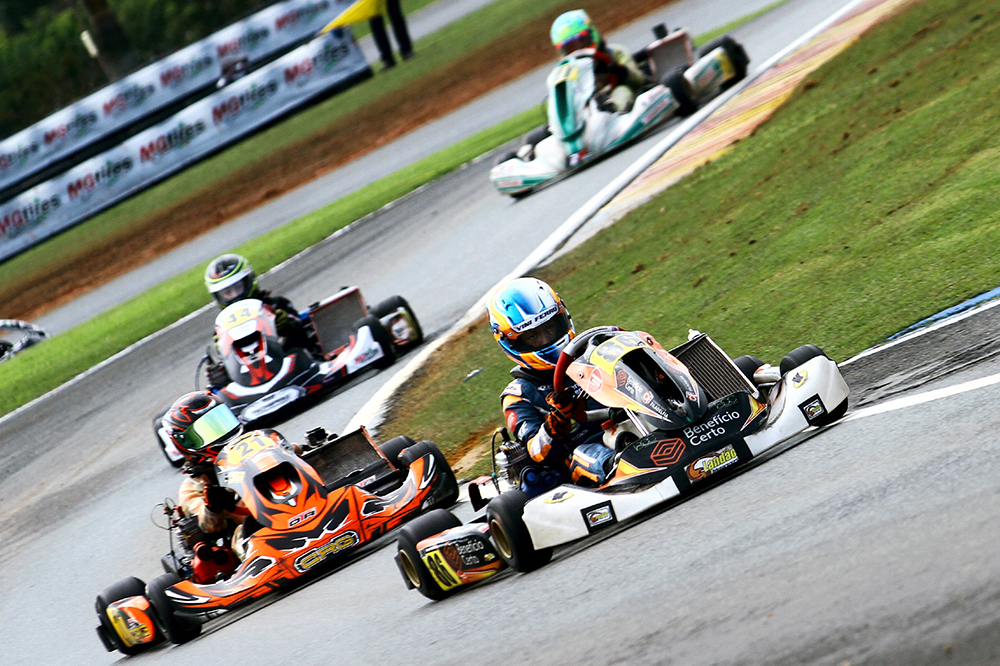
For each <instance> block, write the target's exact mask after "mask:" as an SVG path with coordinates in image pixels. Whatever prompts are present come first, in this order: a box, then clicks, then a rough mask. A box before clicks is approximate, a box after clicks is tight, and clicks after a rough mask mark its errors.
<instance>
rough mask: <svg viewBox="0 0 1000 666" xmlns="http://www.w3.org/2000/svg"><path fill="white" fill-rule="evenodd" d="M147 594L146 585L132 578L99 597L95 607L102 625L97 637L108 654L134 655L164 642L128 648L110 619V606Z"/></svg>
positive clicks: (110, 587) (116, 584)
mask: <svg viewBox="0 0 1000 666" xmlns="http://www.w3.org/2000/svg"><path fill="white" fill-rule="evenodd" d="M145 594H146V584H145V583H143V582H142V581H141V580H139V579H138V578H136V577H135V576H132V577H130V578H125V579H124V580H120V581H118V582H117V583H115V584H113V585H109V586H108V587H106V588H104V591H103V592H101V593H100V594H98V595H97V601H96V602H95V603H94V607H95V609H96V610H97V617H98V618H99V619H100V621H101V624H100V626H99V627H97V635H98V637H100V639H101V642H102V643H104V647H105V648H107V650H108V652H111V651H112V650H118V651H119V652H121V653H122V654H125V655H129V656H131V655H134V654H139V653H140V652H143V651H144V650H147V649H149V648H151V647H153V646H154V645H156V644H157V643H159V642H160V640H162V638H163V637H162V636H160V640H155V641H153V642H152V643H145V644H143V645H133V646H131V647H130V646H128V645H125V643H123V642H122V639H121V638H119V636H118V632H117V631H115V627H114V625H113V624H111V618H109V617H108V614H107V612H106V611H107V610H108V606H110V605H111V604H113V603H114V602H116V601H121V600H122V599H128V598H129V597H139V596H143V595H145Z"/></svg>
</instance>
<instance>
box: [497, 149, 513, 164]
mask: <svg viewBox="0 0 1000 666" xmlns="http://www.w3.org/2000/svg"><path fill="white" fill-rule="evenodd" d="M516 157H517V151H514V150H508V151H505V152H503V153H500V157H498V158H497V160H496V162H494V164H493V165H494V166H500V165H501V164H503V163H504V162H507V161H509V160H512V159H515V158H516Z"/></svg>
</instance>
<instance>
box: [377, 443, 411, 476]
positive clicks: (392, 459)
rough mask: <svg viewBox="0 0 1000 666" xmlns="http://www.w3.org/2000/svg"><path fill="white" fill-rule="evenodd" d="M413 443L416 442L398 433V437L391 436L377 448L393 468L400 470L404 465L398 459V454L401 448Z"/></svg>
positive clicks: (401, 450) (406, 447)
mask: <svg viewBox="0 0 1000 666" xmlns="http://www.w3.org/2000/svg"><path fill="white" fill-rule="evenodd" d="M414 444H416V442H414V441H413V440H412V439H410V438H409V437H407V436H406V435H400V436H399V437H393V438H392V439H390V440H389V441H388V442H384V443H382V444H380V445H379V447H378V450H379V451H381V452H382V455H383V456H385V459H386V460H388V461H389V464H390V465H392V468H393V469H395V470H399V471H402V469H403V468H404V467H406V465H404V464H403V463H401V462H400V461H399V454H400V453H402V452H403V449H408V448H409V447H411V446H413V445H414Z"/></svg>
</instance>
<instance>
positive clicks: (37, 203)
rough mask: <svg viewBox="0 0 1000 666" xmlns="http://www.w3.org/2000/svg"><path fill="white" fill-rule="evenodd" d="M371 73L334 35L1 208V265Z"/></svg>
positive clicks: (349, 42) (339, 34) (347, 42)
mask: <svg viewBox="0 0 1000 666" xmlns="http://www.w3.org/2000/svg"><path fill="white" fill-rule="evenodd" d="M368 69H369V67H368V62H367V60H365V57H364V55H363V54H362V53H361V50H360V49H359V48H358V46H357V44H355V42H354V39H353V37H352V36H351V34H350V32H343V31H340V30H337V31H334V32H330V33H327V34H325V35H323V36H322V37H319V38H316V39H314V40H312V41H310V42H309V43H307V44H305V45H304V46H301V47H299V48H298V49H295V50H294V51H292V52H291V53H288V54H286V55H285V56H284V57H282V58H279V59H278V60H276V61H274V62H273V63H270V64H269V65H267V66H265V67H263V68H261V69H259V70H257V71H256V72H253V73H252V74H249V75H247V76H246V77H244V78H242V79H239V80H237V81H236V82H235V83H232V84H230V85H228V86H226V87H225V88H223V89H222V90H220V91H218V92H216V93H215V94H213V95H210V96H209V97H206V98H204V99H202V100H200V101H198V102H196V103H195V104H193V105H191V106H189V107H187V108H185V109H184V110H182V111H181V112H179V113H177V114H175V115H174V116H171V117H170V118H168V119H167V120H165V121H163V122H162V123H159V124H158V125H154V126H153V127H150V128H148V129H146V130H144V131H142V132H140V133H139V134H136V135H135V136H133V137H131V138H129V139H128V140H126V141H125V142H124V143H121V144H119V145H118V146H116V147H115V148H112V149H111V150H108V151H106V152H104V153H102V154H100V155H98V156H96V157H94V158H92V159H89V160H87V161H86V162H83V163H81V164H79V165H77V166H76V167H74V168H72V169H70V170H69V171H67V172H65V173H63V174H61V175H60V176H58V177H56V178H53V179H51V180H48V181H46V182H44V183H41V184H39V185H37V186H36V187H33V188H32V189H30V190H28V191H27V192H24V193H22V194H20V195H18V196H17V197H15V198H14V199H12V200H10V201H7V202H4V203H2V204H0V261H2V260H3V259H5V258H7V257H9V256H12V255H14V254H17V253H18V252H20V251H22V250H24V249H26V248H28V247H31V246H32V245H34V244H36V243H38V242H40V241H41V240H42V239H44V238H47V237H48V236H51V235H52V234H55V233H57V232H59V231H62V230H63V229H66V228H67V227H70V226H72V225H73V224H76V223H77V222H79V221H81V220H83V219H86V218H87V217H90V216H91V215H93V214H94V213H96V212H98V211H100V210H103V209H105V208H107V207H108V206H110V205H112V204H114V203H115V202H117V201H120V200H122V199H124V198H125V197H127V196H129V195H130V194H132V193H134V192H136V191H137V190H140V189H143V188H145V187H148V186H149V185H150V184H152V183H154V182H156V181H158V180H161V179H162V178H164V177H166V176H167V175H169V174H171V173H173V172H175V171H177V170H179V169H181V168H183V167H185V166H187V165H189V164H191V163H192V162H195V161H197V160H198V159H200V158H202V157H203V156H205V155H206V154H208V153H211V152H213V151H215V150H217V149H219V148H220V147H222V146H224V145H226V144H228V143H231V142H233V141H235V140H236V139H238V138H240V137H241V136H243V135H245V134H247V133H249V132H251V131H253V130H254V129H255V128H257V127H260V126H261V125H263V124H265V123H267V122H268V121H270V120H272V119H274V118H276V117H277V116H279V115H281V114H283V113H285V112H287V111H288V110H289V109H292V108H295V107H296V106H299V105H301V104H303V103H304V102H305V101H307V100H308V99H310V98H312V97H315V96H316V95H318V94H320V93H323V92H325V91H328V90H329V89H330V88H332V87H334V86H337V85H339V84H341V83H342V82H344V81H345V80H347V79H350V78H351V77H353V76H357V75H359V74H361V73H363V72H365V71H367V70H368Z"/></svg>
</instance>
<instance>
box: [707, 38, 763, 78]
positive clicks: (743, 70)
mask: <svg viewBox="0 0 1000 666" xmlns="http://www.w3.org/2000/svg"><path fill="white" fill-rule="evenodd" d="M720 46H721V47H722V48H723V49H725V50H726V55H727V56H729V62H731V63H733V69H734V70H736V73H735V74H734V75H733V78H731V79H729V80H728V81H726V82H725V83H723V84H722V86H721V89H722V90H726V89H728V88H732V87H733V86H734V85H736V84H737V83H739V82H740V81H742V80H743V79H745V78H746V76H747V67H748V66H749V65H750V56H748V55H747V52H746V50H745V49H744V48H743V45H742V44H740V43H739V42H737V41H736V40H735V39H733V38H732V37H730V36H729V35H723V36H722V37H719V38H718V39H713V40H712V41H710V42H709V43H708V44H705V45H704V46H703V47H701V48H700V49H698V57H699V58H702V57H704V56H706V55H708V54H709V53H711V52H712V51H714V50H715V49H717V48H719V47H720Z"/></svg>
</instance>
